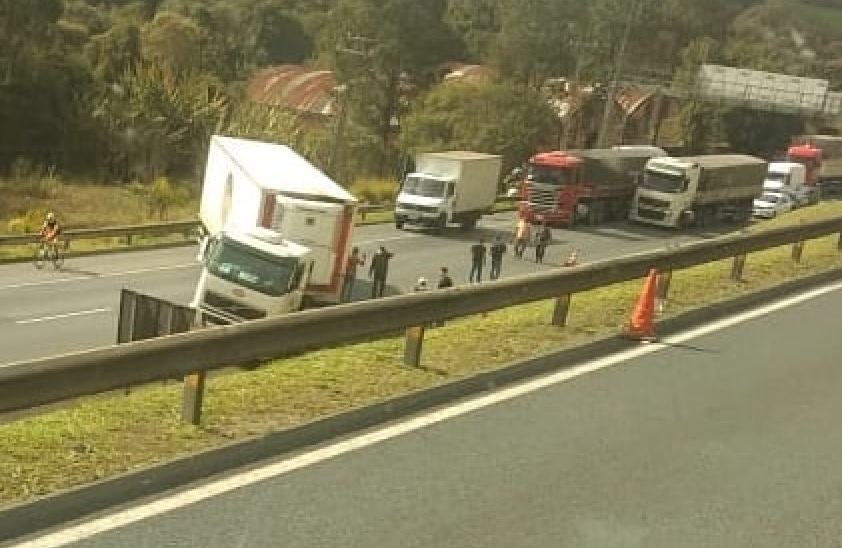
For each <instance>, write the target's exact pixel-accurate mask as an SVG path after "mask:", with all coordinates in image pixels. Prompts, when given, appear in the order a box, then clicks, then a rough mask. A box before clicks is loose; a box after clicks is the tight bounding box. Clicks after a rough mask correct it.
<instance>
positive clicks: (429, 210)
mask: <svg viewBox="0 0 842 548" xmlns="http://www.w3.org/2000/svg"><path fill="white" fill-rule="evenodd" d="M398 206H399V207H400V208H402V209H406V210H408V211H420V212H421V213H436V212H437V211H438V208H437V207H433V206H423V205H417V204H405V203H403V202H398Z"/></svg>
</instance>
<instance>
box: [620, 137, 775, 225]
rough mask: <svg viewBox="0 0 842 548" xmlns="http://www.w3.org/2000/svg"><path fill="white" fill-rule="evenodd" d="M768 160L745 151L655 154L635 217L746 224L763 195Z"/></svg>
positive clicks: (638, 195) (658, 222)
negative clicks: (740, 152)
mask: <svg viewBox="0 0 842 548" xmlns="http://www.w3.org/2000/svg"><path fill="white" fill-rule="evenodd" d="M767 165H768V164H767V162H766V161H765V160H762V159H760V158H755V157H754V156H747V155H743V154H711V155H705V156H687V157H682V158H653V159H652V160H649V162H647V164H646V169H645V171H644V174H643V181H642V182H641V184H640V186H639V187H638V189H637V191H636V193H635V197H634V203H633V205H632V211H631V215H630V217H631V219H632V220H633V221H638V222H641V223H648V224H653V225H660V226H666V227H676V228H680V227H685V226H702V227H703V226H707V225H709V224H711V223H712V222H714V221H717V220H725V219H729V220H733V221H737V222H745V221H747V220H748V219H750V218H751V214H752V205H753V202H754V199H755V198H757V197H759V196H760V195H761V194H762V193H763V181H764V179H765V177H766V172H767Z"/></svg>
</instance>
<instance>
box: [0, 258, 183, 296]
mask: <svg viewBox="0 0 842 548" xmlns="http://www.w3.org/2000/svg"><path fill="white" fill-rule="evenodd" d="M198 264H199V263H187V264H175V265H168V266H155V267H152V268H139V269H137V270H123V271H120V272H105V273H102V274H93V275H91V276H73V277H71V278H55V279H52V280H39V281H37V282H22V283H18V284H9V285H0V290H3V289H20V288H23V287H34V286H39V285H52V284H60V283H66V282H78V281H83V280H97V279H99V278H117V277H119V276H131V275H133V274H145V273H147V272H163V271H165V270H179V269H182V268H190V267H195V266H198Z"/></svg>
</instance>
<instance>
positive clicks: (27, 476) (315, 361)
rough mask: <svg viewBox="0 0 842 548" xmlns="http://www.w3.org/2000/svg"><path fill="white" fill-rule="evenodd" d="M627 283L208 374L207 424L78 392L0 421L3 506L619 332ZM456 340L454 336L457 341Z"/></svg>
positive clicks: (698, 289)
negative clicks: (409, 345)
mask: <svg viewBox="0 0 842 548" xmlns="http://www.w3.org/2000/svg"><path fill="white" fill-rule="evenodd" d="M840 209H842V206H841V205H838V204H823V205H821V206H817V207H813V208H808V209H804V210H801V211H799V212H796V213H794V214H792V215H788V216H784V217H782V218H780V219H777V220H775V221H772V222H768V223H760V224H758V225H757V227H756V228H755V230H761V229H763V228H765V227H772V226H780V225H783V224H791V223H798V222H801V221H802V220H804V221H810V220H815V219H817V218H822V217H827V216H829V215H831V214H833V213H835V214H836V215H839V213H840ZM836 242H837V237H836V236H835V235H834V236H828V237H825V238H822V239H820V240H813V241H810V242H809V243H808V244H807V246H806V248H805V251H804V257H803V260H802V263H801V264H797V265H796V264H794V263H793V262H792V260H791V258H790V248H789V247H788V246H787V247H783V248H777V249H772V250H768V251H765V252H762V253H756V254H752V255H751V256H750V257H749V258H748V261H747V264H746V269H745V273H744V280H743V281H741V282H739V283H735V282H732V281H731V280H729V277H728V274H729V272H730V268H731V261H730V260H727V261H719V262H716V263H711V264H707V265H702V266H699V267H696V268H692V269H688V270H685V271H680V272H676V273H675V275H674V277H673V282H672V288H671V293H670V299H669V307H668V311H667V314H675V313H678V312H681V311H684V310H688V309H691V308H695V307H698V306H700V305H702V304H704V303H708V302H714V301H719V300H722V299H725V298H729V297H733V296H736V295H739V294H744V293H747V292H751V291H755V290H758V289H761V288H765V287H769V286H771V285H774V284H775V283H778V282H781V281H783V280H786V279H790V278H793V277H796V276H802V275H806V274H809V273H814V272H819V271H822V270H825V269H827V268H830V267H833V266H837V265H839V264H840V256H839V252H838V251H837V249H836ZM640 287H641V282H640V281H639V280H638V281H633V282H628V283H623V284H617V285H614V286H610V287H604V288H600V289H597V290H593V291H589V292H587V293H581V294H577V295H575V296H574V298H573V300H572V304H571V310H570V317H569V326H568V327H566V328H563V329H562V328H557V327H554V326H552V325H550V324H549V320H550V317H551V314H552V309H553V302H552V301H544V302H538V303H533V304H528V305H522V306H517V307H512V308H509V309H505V310H500V311H496V312H491V313H489V314H486V315H479V316H474V317H469V318H464V319H461V320H457V321H451V322H448V323H447V324H446V325H445V326H444V327H442V328H438V329H434V330H430V331H428V334H427V337H426V340H425V345H424V356H423V364H424V367H423V368H419V369H414V368H408V367H405V366H404V365H403V364H402V352H403V339H402V338H401V337H397V338H388V339H384V340H379V341H374V342H370V343H365V344H356V345H349V346H344V347H340V348H334V349H329V350H320V351H316V352H312V353H308V354H305V355H302V356H298V357H294V358H288V359H279V360H275V361H272V362H271V363H268V364H266V365H265V366H263V367H261V368H259V369H257V370H255V371H253V372H239V371H237V372H232V373H230V374H224V375H216V376H214V377H212V378H211V379H210V380H209V382H208V390H207V395H206V405H205V411H204V424H203V426H202V427H200V428H196V427H191V426H186V425H184V424H181V422H180V419H179V412H180V405H181V387H180V385H178V384H175V383H170V384H166V385H162V384H156V385H151V386H147V387H143V388H140V389H137V390H134V391H133V392H132V393H131V394H129V395H123V394H109V395H102V396H97V397H92V398H85V399H81V400H78V401H76V402H72V403H70V404H68V405H67V406H64V407H61V408H58V409H55V410H52V411H48V412H45V413H43V414H41V415H35V416H30V417H24V418H18V419H17V420H15V421H12V422H9V423H7V424H5V425H0V439H2V440H3V453H2V454H0V504H8V503H13V502H20V501H25V500H28V499H31V498H33V497H36V496H40V495H44V494H47V493H51V492H54V491H56V490H59V489H64V488H68V487H71V486H75V485H81V484H85V483H88V482H91V481H93V480H96V479H100V478H104V477H108V476H112V475H115V474H118V473H121V472H125V471H128V470H131V469H134V468H137V467H142V466H148V465H151V464H154V463H158V462H162V461H166V460H169V459H172V458H175V457H178V456H182V455H186V454H189V453H192V452H196V451H200V450H203V449H208V448H211V447H216V446H220V445H222V444H226V443H230V442H232V441H235V440H243V439H247V438H250V437H253V436H258V435H261V434H265V433H268V432H271V431H277V430H279V429H283V428H288V427H290V426H293V425H297V424H301V423H304V422H307V421H310V420H313V419H315V418H319V417H324V416H327V415H331V414H334V413H338V412H341V411H344V410H348V409H351V408H353V407H357V406H362V405H366V404H370V403H373V402H377V401H382V400H383V399H385V398H388V397H390V396H394V395H397V394H403V393H407V392H410V391H414V390H418V389H422V388H425V387H431V386H435V385H438V384H441V383H446V382H451V381H453V380H456V379H459V378H463V377H465V376H467V375H471V374H475V373H477V372H479V371H483V370H487V369H492V368H497V367H500V366H502V365H504V364H506V363H509V362H511V361H514V360H520V359H525V358H529V357H532V356H535V355H539V354H541V353H545V352H548V351H552V350H557V349H559V348H563V347H568V346H572V345H575V344H577V343H581V342H583V341H587V340H590V339H593V338H594V337H597V336H601V335H605V334H610V333H617V332H619V331H620V330H621V329H622V328H623V327H624V326H625V325H626V322H627V321H628V315H629V312H630V310H631V308H632V306H633V304H634V302H635V299H636V296H637V294H638V292H639V290H640ZM453 341H459V345H454V344H453Z"/></svg>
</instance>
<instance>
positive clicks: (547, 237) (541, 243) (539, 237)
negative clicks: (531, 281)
mask: <svg viewBox="0 0 842 548" xmlns="http://www.w3.org/2000/svg"><path fill="white" fill-rule="evenodd" d="M552 240H553V234H552V232H550V229H549V227H547V222H546V221H544V222H543V223H541V228H540V229H539V230H538V234H536V235H535V262H536V263H538V264H541V263H543V262H544V253H546V251H547V246H548V245H550V242H551V241H552Z"/></svg>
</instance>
